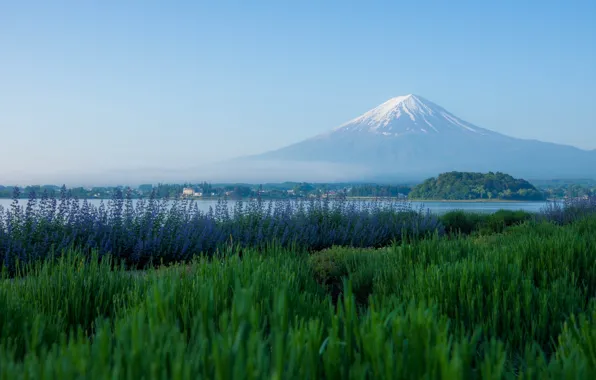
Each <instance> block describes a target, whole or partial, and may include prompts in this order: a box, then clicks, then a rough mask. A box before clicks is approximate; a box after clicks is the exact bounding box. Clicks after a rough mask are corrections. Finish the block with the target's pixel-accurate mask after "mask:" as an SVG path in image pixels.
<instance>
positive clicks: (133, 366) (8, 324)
mask: <svg viewBox="0 0 596 380" xmlns="http://www.w3.org/2000/svg"><path fill="white" fill-rule="evenodd" d="M113 264H114V263H111V262H110V261H109V260H104V261H102V262H101V263H97V262H96V261H93V260H92V261H90V262H88V263H86V262H84V261H83V260H81V259H80V256H78V255H77V252H74V251H73V252H70V253H69V254H68V255H66V256H64V257H62V258H61V259H59V260H57V261H53V262H50V261H46V262H43V263H38V264H35V265H34V266H30V267H28V268H23V269H22V273H21V275H20V276H18V277H16V278H5V279H3V280H0V332H1V339H0V379H3V380H4V379H6V380H13V379H14V380H16V379H64V380H68V379H135V380H136V379H201V378H202V379H265V378H267V379H340V378H341V379H480V378H481V379H508V378H524V379H594V378H596V320H595V318H596V304H595V303H594V295H595V294H596V218H595V217H589V218H585V219H582V220H579V221H577V222H575V223H573V224H570V225H567V226H563V227H562V226H555V225H553V224H548V223H535V222H531V221H528V222H525V223H523V224H521V225H512V226H509V227H507V228H505V229H504V230H503V231H502V232H501V233H494V232H493V233H482V234H471V235H468V236H463V235H460V234H457V233H452V234H449V235H448V236H447V237H442V238H438V237H435V238H428V239H424V240H417V241H409V242H407V243H403V244H400V245H395V246H391V247H386V248H382V249H354V248H346V247H334V248H331V249H327V250H324V251H320V252H317V253H314V254H310V255H309V254H306V253H305V252H300V251H289V250H282V249H278V248H276V247H275V246H271V247H270V248H269V249H267V250H264V251H259V252H257V251H250V250H246V249H244V250H243V252H242V255H241V256H239V255H237V254H234V252H226V253H224V254H222V256H221V257H215V258H213V259H206V258H203V259H196V260H195V261H194V262H193V263H192V264H185V265H177V266H171V267H167V268H159V269H154V270H149V271H146V272H140V271H135V272H128V271H125V270H124V269H123V268H121V269H114V265H113ZM116 268H118V267H117V266H116Z"/></svg>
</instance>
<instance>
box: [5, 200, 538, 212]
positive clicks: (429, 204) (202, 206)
mask: <svg viewBox="0 0 596 380" xmlns="http://www.w3.org/2000/svg"><path fill="white" fill-rule="evenodd" d="M88 202H89V203H91V204H93V205H96V206H99V204H100V202H101V200H99V199H89V200H88ZM103 202H104V203H107V202H108V201H107V200H104V201H103ZM194 202H195V203H196V204H197V206H198V208H199V210H201V211H205V212H206V211H209V207H213V209H215V206H216V204H217V201H216V200H196V201H194ZM354 202H367V201H359V200H356V201H354ZM11 203H12V200H11V199H0V206H1V207H4V208H5V209H6V208H8V207H9V206H10V204H11ZM133 203H136V200H133ZM235 203H236V202H235V201H228V207H230V208H231V207H233V206H234V204H235ZM267 203H268V201H265V204H267ZM409 203H410V204H411V206H412V208H414V209H416V210H418V209H419V207H421V206H422V207H424V209H425V210H426V209H428V210H430V211H431V212H433V213H436V214H443V213H445V212H448V211H452V210H464V211H472V212H481V213H493V212H495V211H498V210H502V209H504V210H524V211H529V212H538V211H540V210H541V209H542V208H543V207H544V206H545V205H546V204H547V202H449V201H444V202H437V201H426V202H419V201H410V202H409ZM19 204H21V205H26V204H27V200H25V199H22V200H20V201H19Z"/></svg>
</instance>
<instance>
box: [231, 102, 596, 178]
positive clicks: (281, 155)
mask: <svg viewBox="0 0 596 380" xmlns="http://www.w3.org/2000/svg"><path fill="white" fill-rule="evenodd" d="M236 162H237V163H238V162H243V163H245V164H247V163H251V162H252V163H255V162H259V163H264V162H266V163H268V164H269V165H271V164H272V163H276V164H277V165H285V169H286V170H285V171H286V172H287V173H288V175H287V178H288V179H292V178H293V177H292V172H293V170H294V169H293V168H294V167H295V165H296V164H299V165H301V167H302V170H304V168H305V165H307V164H309V163H310V167H311V168H312V170H313V171H314V170H319V171H320V168H322V167H324V166H325V165H332V166H333V168H334V169H333V171H332V172H331V173H332V174H334V175H335V177H338V178H341V179H342V180H343V179H346V180H347V179H349V180H355V179H362V176H363V175H364V174H363V173H366V175H368V176H369V177H375V178H385V177H386V178H399V177H408V178H414V177H416V178H424V177H427V176H434V175H437V174H438V173H441V172H446V171H453V170H457V171H481V172H488V171H494V172H496V171H502V172H506V173H509V174H511V175H514V176H521V177H525V178H555V177H559V178H564V177H576V178H577V177H591V178H596V152H595V151H586V150H582V149H579V148H575V147H572V146H567V145H559V144H553V143H545V142H540V141H537V140H525V139H518V138H513V137H509V136H506V135H503V134H500V133H497V132H494V131H491V130H488V129H485V128H481V127H478V126H476V125H473V124H471V123H470V122H467V121H465V120H462V119H460V118H459V117H457V116H455V115H453V114H452V113H450V112H449V111H447V110H446V109H444V108H443V107H441V106H439V105H437V104H435V103H433V102H431V101H429V100H427V99H424V98H423V97H421V96H418V95H413V94H410V95H405V96H398V97H394V98H391V99H389V100H387V101H386V102H384V103H382V104H380V105H379V106H377V107H375V108H373V109H371V110H370V111H368V112H365V113H364V114H362V115H361V116H358V117H356V118H354V119H352V120H350V121H348V122H347V123H345V124H342V125H340V126H338V127H336V128H333V129H330V130H329V132H327V133H323V134H320V135H318V136H314V137H312V138H309V139H307V140H304V141H301V142H298V143H295V144H292V145H290V146H287V147H284V148H281V149H278V150H274V151H270V152H267V153H264V154H261V155H257V156H251V157H245V158H242V159H240V160H237V161H236ZM247 167H248V166H247ZM247 170H248V169H247ZM263 170H266V169H261V171H263ZM301 173H302V172H301ZM304 173H305V175H308V170H307V171H306V172H304ZM302 177H304V176H302ZM302 177H301V178H302ZM305 180H306V179H305Z"/></svg>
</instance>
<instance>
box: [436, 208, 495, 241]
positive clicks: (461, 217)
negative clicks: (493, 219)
mask: <svg viewBox="0 0 596 380" xmlns="http://www.w3.org/2000/svg"><path fill="white" fill-rule="evenodd" d="M486 218H487V216H486V215H484V214H479V213H473V212H466V211H463V210H455V211H449V212H447V213H445V214H443V215H441V217H440V219H439V220H440V221H441V223H442V224H443V226H444V227H445V232H446V233H448V234H450V235H456V234H459V233H462V234H464V235H469V234H471V233H472V232H474V231H478V230H479V229H480V225H481V224H482V223H484V222H485V221H486Z"/></svg>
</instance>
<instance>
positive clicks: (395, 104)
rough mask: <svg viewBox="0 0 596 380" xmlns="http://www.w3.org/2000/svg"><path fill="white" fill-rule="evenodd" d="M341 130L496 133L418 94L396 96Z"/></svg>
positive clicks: (409, 132)
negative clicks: (463, 118) (475, 124)
mask: <svg viewBox="0 0 596 380" xmlns="http://www.w3.org/2000/svg"><path fill="white" fill-rule="evenodd" d="M339 131H359V132H371V133H375V134H383V135H386V136H401V135H406V134H419V133H423V134H429V133H431V134H437V133H447V132H464V133H475V134H483V135H484V134H490V133H492V132H491V131H488V130H484V129H482V128H478V127H475V126H473V125H472V124H470V123H468V122H466V121H464V120H461V119H459V118H458V117H456V116H455V115H453V114H451V113H450V112H448V111H447V110H445V109H444V108H443V107H440V106H438V105H436V104H435V103H433V102H431V101H429V100H426V99H425V98H423V97H422V96H419V95H415V94H407V95H401V96H396V97H393V98H391V99H389V100H387V101H386V102H384V103H382V104H380V105H378V106H377V107H375V108H373V109H371V110H370V111H368V112H365V113H364V114H362V115H360V116H358V117H357V118H355V119H352V120H350V121H349V122H347V123H345V124H343V125H341V126H339V127H337V128H335V129H334V132H339Z"/></svg>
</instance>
